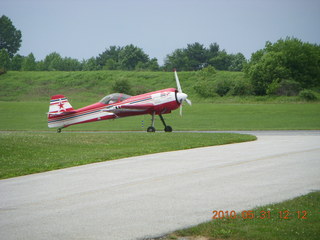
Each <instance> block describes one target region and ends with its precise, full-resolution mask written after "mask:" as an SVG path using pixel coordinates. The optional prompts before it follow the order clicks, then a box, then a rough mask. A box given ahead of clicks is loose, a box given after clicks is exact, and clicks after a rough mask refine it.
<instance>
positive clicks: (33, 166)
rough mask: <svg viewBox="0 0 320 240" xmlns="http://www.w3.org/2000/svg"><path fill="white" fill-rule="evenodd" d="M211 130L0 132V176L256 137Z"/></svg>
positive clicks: (227, 142)
mask: <svg viewBox="0 0 320 240" xmlns="http://www.w3.org/2000/svg"><path fill="white" fill-rule="evenodd" d="M255 139H256V137H255V136H251V135H240V134H225V133H224V134H212V133H156V134H148V133H61V134H52V133H31V132H22V133H21V132H2V133H1V134H0V160H1V161H0V179H3V178H9V177H15V176H21V175H26V174H31V173H38V172H43V171H50V170H54V169H60V168H66V167H72V166H78V165H83V164H88V163H93V162H101V161H107V160H113V159H119V158H124V157H131V156H138V155H145V154H151V153H158V152H166V151H175V150H182V149H190V148H197V147H204V146H214V145H221V144H229V143H237V142H244V141H252V140H255Z"/></svg>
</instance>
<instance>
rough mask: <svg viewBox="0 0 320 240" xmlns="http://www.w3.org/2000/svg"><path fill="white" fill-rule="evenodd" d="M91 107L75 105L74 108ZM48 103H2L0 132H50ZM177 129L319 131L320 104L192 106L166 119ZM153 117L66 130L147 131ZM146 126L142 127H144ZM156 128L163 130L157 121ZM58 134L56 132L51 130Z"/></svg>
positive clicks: (204, 104)
mask: <svg viewBox="0 0 320 240" xmlns="http://www.w3.org/2000/svg"><path fill="white" fill-rule="evenodd" d="M87 104H90V102H86V103H76V102H74V103H72V105H73V107H74V108H79V107H83V106H86V105H87ZM48 108H49V102H0V115H1V118H0V130H40V131H43V130H49V128H48V127H47V115H46V112H48ZM164 117H165V119H166V122H167V124H168V125H171V126H172V127H173V129H174V130H300V129H306V130H312V129H320V104H317V103H303V104H288V103H286V104H210V103H203V104H200V103H198V104H193V105H192V107H190V106H188V105H186V106H184V107H183V117H180V115H179V110H176V111H174V112H173V113H172V114H167V115H165V116H164ZM150 123H151V116H150V115H143V116H137V117H128V118H123V119H117V120H107V121H102V122H95V123H88V124H80V125H76V126H71V127H69V128H66V129H64V130H65V131H73V130H76V131H79V130H84V131H110V130H117V131H119V130H120V131H125V130H135V131H139V130H143V131H145V130H146V129H147V127H148V126H149V125H150ZM142 126H143V127H142ZM156 128H157V130H158V131H163V126H162V123H161V122H160V120H159V118H156ZM52 131H55V130H52Z"/></svg>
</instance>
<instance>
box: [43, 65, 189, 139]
mask: <svg viewBox="0 0 320 240" xmlns="http://www.w3.org/2000/svg"><path fill="white" fill-rule="evenodd" d="M174 75H175V79H176V84H177V89H175V88H167V89H162V90H158V91H154V92H149V93H144V94H141V95H137V96H130V95H127V94H124V93H113V94H110V95H107V96H105V97H104V98H102V99H101V100H100V101H99V102H97V103H94V104H92V105H89V106H86V107H83V108H79V109H77V110H75V109H73V107H72V106H71V104H70V103H69V101H68V99H67V98H66V97H65V96H64V95H54V96H52V97H51V100H50V106H49V112H48V113H47V115H48V127H49V128H57V133H60V132H61V130H62V129H63V128H66V127H69V126H71V125H75V124H81V123H89V122H95V121H102V120H108V119H116V118H121V117H129V116H137V115H144V114H151V115H152V120H151V126H150V127H148V128H147V132H155V131H156V129H155V127H154V122H155V115H159V117H160V120H161V122H162V123H163V125H164V131H165V132H172V127H171V126H169V125H167V124H166V123H165V121H164V118H163V116H162V115H163V114H168V113H171V111H173V110H176V109H178V108H179V107H180V115H182V103H183V102H184V101H185V102H187V103H188V104H189V105H190V106H191V104H192V103H191V101H190V100H189V99H188V95H187V94H185V93H183V92H182V89H181V85H180V81H179V78H178V74H177V71H176V70H175V69H174Z"/></svg>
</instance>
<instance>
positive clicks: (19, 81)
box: [0, 71, 244, 102]
mask: <svg viewBox="0 0 320 240" xmlns="http://www.w3.org/2000/svg"><path fill="white" fill-rule="evenodd" d="M243 78H244V74H243V73H242V72H224V71H219V72H218V73H217V75H216V79H243ZM179 79H180V82H181V85H182V89H183V91H184V92H186V93H188V95H189V97H190V98H191V99H192V100H193V101H197V100H199V99H200V96H198V95H197V94H196V92H195V90H194V85H195V83H196V82H197V79H198V76H197V73H196V72H180V73H179ZM119 80H126V81H127V82H128V83H129V85H130V86H131V87H130V92H129V93H128V94H132V95H136V94H141V93H145V92H149V91H154V90H159V89H163V88H170V87H174V88H176V82H175V79H174V74H173V72H133V71H90V72H58V71H57V72H55V71H54V72H15V71H10V72H8V73H6V74H4V75H1V76H0V101H43V100H45V101H47V100H48V99H49V97H50V96H51V95H55V94H63V95H66V96H67V97H68V98H69V99H70V100H71V101H72V100H74V101H77V102H79V101H81V102H87V101H93V102H95V101H98V100H100V98H102V97H103V96H105V95H107V94H109V93H112V92H114V90H113V89H112V86H113V85H114V84H115V82H116V81H119Z"/></svg>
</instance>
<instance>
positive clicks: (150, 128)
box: [147, 127, 156, 132]
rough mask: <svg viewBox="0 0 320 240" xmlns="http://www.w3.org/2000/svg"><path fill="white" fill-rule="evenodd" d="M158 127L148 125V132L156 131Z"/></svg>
mask: <svg viewBox="0 0 320 240" xmlns="http://www.w3.org/2000/svg"><path fill="white" fill-rule="evenodd" d="M155 131H156V129H155V128H154V127H148V129H147V132H155Z"/></svg>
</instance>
